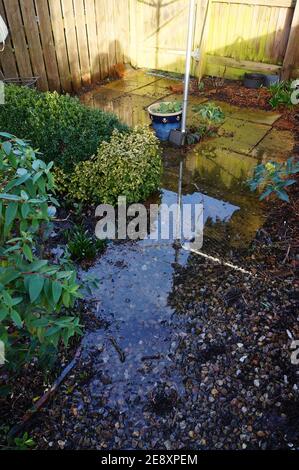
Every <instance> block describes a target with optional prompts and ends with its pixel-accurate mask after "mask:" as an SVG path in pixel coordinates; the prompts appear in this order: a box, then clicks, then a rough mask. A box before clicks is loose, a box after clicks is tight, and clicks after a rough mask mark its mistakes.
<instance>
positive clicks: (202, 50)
mask: <svg viewBox="0 0 299 470" xmlns="http://www.w3.org/2000/svg"><path fill="white" fill-rule="evenodd" d="M201 3H202V5H201V10H202V11H203V12H204V15H205V16H204V19H203V23H202V31H201V40H200V44H199V54H200V59H199V65H198V80H199V81H200V80H201V79H202V77H203V75H204V73H205V65H206V57H205V55H206V46H207V41H208V37H209V26H210V18H211V8H212V2H211V0H206V1H205V2H201ZM204 3H205V5H204ZM204 7H205V8H204Z"/></svg>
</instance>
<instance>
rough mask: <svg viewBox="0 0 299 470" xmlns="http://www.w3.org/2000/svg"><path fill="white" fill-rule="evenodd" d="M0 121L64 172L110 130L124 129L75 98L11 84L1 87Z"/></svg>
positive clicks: (3, 127) (114, 119)
mask: <svg viewBox="0 0 299 470" xmlns="http://www.w3.org/2000/svg"><path fill="white" fill-rule="evenodd" d="M0 123H1V130H2V131H6V132H9V133H11V134H14V135H18V136H19V137H20V138H24V139H27V140H30V141H31V143H32V145H33V147H35V148H39V149H40V151H41V152H43V155H44V160H45V161H46V162H50V161H54V162H55V163H56V164H58V165H60V166H62V167H63V168H64V170H65V171H70V170H72V168H73V166H74V165H75V164H76V163H78V162H81V161H84V160H88V159H89V158H90V157H91V156H92V155H93V154H95V153H96V152H97V148H98V147H99V145H100V144H101V142H102V141H103V140H106V141H107V140H109V139H110V136H111V134H112V131H113V130H114V129H119V130H121V131H124V130H126V129H127V127H126V126H125V125H123V124H121V123H120V122H119V121H118V119H117V117H116V116H114V115H113V114H110V113H106V112H104V111H101V110H99V109H92V108H88V107H86V106H84V105H82V104H81V103H80V101H79V100H78V99H77V98H72V97H70V96H69V95H59V94H58V93H56V92H54V93H50V92H48V93H41V92H38V91H36V90H32V89H29V88H26V87H18V86H15V85H6V86H5V105H2V106H0Z"/></svg>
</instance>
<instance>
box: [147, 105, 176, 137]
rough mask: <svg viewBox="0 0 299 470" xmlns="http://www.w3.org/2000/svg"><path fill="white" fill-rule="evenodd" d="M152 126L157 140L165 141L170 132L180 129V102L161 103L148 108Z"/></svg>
mask: <svg viewBox="0 0 299 470" xmlns="http://www.w3.org/2000/svg"><path fill="white" fill-rule="evenodd" d="M148 112H149V115H150V118H151V120H152V126H153V128H154V130H155V132H156V136H157V137H158V139H160V140H162V141H166V140H168V138H169V134H170V131H172V130H175V129H180V128H181V121H182V103H181V102H180V101H162V102H160V103H154V104H152V105H151V106H149V108H148Z"/></svg>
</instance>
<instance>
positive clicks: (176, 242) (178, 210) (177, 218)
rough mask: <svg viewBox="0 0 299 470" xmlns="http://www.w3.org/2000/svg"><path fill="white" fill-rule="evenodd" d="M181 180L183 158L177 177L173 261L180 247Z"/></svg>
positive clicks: (177, 255) (176, 259)
mask: <svg viewBox="0 0 299 470" xmlns="http://www.w3.org/2000/svg"><path fill="white" fill-rule="evenodd" d="M182 182H183V160H181V161H180V167H179V179H178V199H177V215H176V236H175V240H174V250H175V262H176V263H177V262H178V257H179V251H180V248H181V241H180V240H181V231H182V226H181V218H182Z"/></svg>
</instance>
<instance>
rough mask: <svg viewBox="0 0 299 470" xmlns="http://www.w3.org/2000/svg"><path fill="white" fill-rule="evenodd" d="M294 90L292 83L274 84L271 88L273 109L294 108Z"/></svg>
mask: <svg viewBox="0 0 299 470" xmlns="http://www.w3.org/2000/svg"><path fill="white" fill-rule="evenodd" d="M293 91H294V90H293V88H292V86H291V82H288V81H282V82H279V83H274V84H273V85H271V86H270V93H271V98H270V100H269V103H270V105H271V106H272V108H279V107H280V106H286V107H291V106H292V99H291V98H292V92H293Z"/></svg>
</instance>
